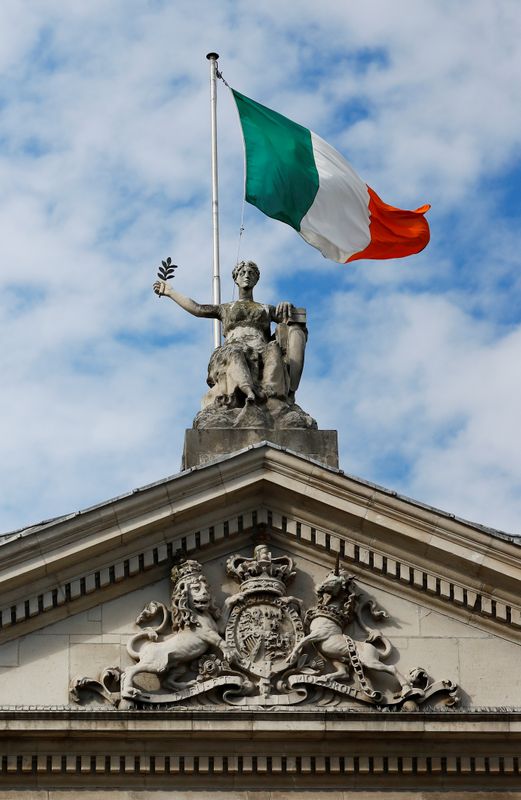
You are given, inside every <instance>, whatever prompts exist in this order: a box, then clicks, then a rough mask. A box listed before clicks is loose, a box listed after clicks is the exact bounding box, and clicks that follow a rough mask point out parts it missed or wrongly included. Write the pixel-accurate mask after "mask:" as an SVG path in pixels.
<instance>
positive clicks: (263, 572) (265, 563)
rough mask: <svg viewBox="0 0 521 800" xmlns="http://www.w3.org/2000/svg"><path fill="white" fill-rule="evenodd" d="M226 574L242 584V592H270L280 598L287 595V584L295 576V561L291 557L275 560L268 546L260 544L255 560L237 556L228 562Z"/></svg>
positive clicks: (256, 549)
mask: <svg viewBox="0 0 521 800" xmlns="http://www.w3.org/2000/svg"><path fill="white" fill-rule="evenodd" d="M226 572H227V573H228V575H230V576H232V577H234V578H235V579H236V580H238V581H240V583H241V592H243V593H245V594H251V593H252V592H268V593H270V594H276V595H279V596H280V597H281V596H282V595H284V594H285V593H286V583H288V581H290V580H291V579H292V578H293V577H294V575H295V570H294V563H293V559H291V558H289V556H280V557H278V558H273V556H272V555H271V552H270V550H269V548H268V547H267V545H265V544H259V545H257V547H256V548H255V550H254V551H253V558H246V557H245V556H241V555H235V556H231V557H230V558H229V559H228V561H227V562H226Z"/></svg>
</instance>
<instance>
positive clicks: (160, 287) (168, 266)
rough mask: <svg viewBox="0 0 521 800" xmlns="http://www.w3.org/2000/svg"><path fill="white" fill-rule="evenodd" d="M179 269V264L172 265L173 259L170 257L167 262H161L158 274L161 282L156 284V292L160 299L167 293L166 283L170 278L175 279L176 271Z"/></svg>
mask: <svg viewBox="0 0 521 800" xmlns="http://www.w3.org/2000/svg"><path fill="white" fill-rule="evenodd" d="M176 269H177V264H172V259H171V258H170V256H168V258H167V259H166V261H161V266H160V267H159V270H158V272H157V277H158V278H159V281H156V282H155V283H154V291H155V293H156V294H157V295H158V297H162V296H163V294H164V293H165V286H164V283H165V282H166V281H168V280H170V278H175V273H174V270H176Z"/></svg>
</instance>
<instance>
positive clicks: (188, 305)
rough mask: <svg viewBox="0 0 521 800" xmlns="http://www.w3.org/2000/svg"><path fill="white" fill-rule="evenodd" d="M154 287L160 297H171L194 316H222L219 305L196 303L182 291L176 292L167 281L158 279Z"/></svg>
mask: <svg viewBox="0 0 521 800" xmlns="http://www.w3.org/2000/svg"><path fill="white" fill-rule="evenodd" d="M152 288H153V289H154V292H155V293H156V294H157V295H158V297H170V299H171V300H173V301H174V302H175V303H177V305H178V306H181V308H184V310H185V311H188V313H189V314H193V315H194V317H209V318H210V319H220V318H221V309H220V307H219V306H215V305H211V304H207V305H201V303H196V301H195V300H192V298H191V297H185V295H184V294H181V292H176V290H175V289H172V287H171V286H170V284H169V283H167V282H166V281H156V282H155V283H154V285H153V287H152Z"/></svg>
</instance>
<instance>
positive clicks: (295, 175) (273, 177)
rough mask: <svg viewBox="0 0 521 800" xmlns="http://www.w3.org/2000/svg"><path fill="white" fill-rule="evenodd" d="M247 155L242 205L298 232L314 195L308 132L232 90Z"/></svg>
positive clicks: (314, 173) (315, 177)
mask: <svg viewBox="0 0 521 800" xmlns="http://www.w3.org/2000/svg"><path fill="white" fill-rule="evenodd" d="M232 92H233V96H234V98H235V102H236V103H237V109H238V111H239V117H240V120H241V126H242V133H243V136H244V147H245V151H246V200H247V201H248V202H249V203H251V204H252V205H254V206H257V208H260V210H261V211H263V212H264V214H267V216H268V217H273V219H279V220H281V222H285V223H287V224H288V225H291V226H292V228H295V230H297V231H299V230H300V222H301V220H302V218H303V217H304V216H305V214H306V213H307V211H308V209H309V208H310V206H311V204H312V203H313V200H314V199H315V195H316V193H317V191H318V172H317V168H316V165H315V158H314V156H313V147H312V144H311V132H310V131H309V130H308V129H307V128H304V127H303V126H302V125H298V124H297V123H296V122H292V120H290V119H288V118H287V117H283V116H282V114H277V112H276V111H272V110H271V109H270V108H266V106H262V105H261V104H260V103H255V102H254V101H253V100H250V98H249V97H245V96H244V95H243V94H240V93H239V92H236V91H235V89H232Z"/></svg>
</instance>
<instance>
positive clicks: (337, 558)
mask: <svg viewBox="0 0 521 800" xmlns="http://www.w3.org/2000/svg"><path fill="white" fill-rule="evenodd" d="M335 575H340V553H337V554H336V563H335Z"/></svg>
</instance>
